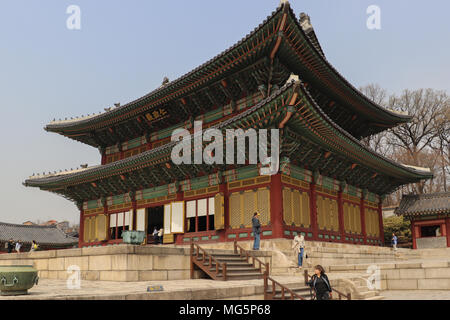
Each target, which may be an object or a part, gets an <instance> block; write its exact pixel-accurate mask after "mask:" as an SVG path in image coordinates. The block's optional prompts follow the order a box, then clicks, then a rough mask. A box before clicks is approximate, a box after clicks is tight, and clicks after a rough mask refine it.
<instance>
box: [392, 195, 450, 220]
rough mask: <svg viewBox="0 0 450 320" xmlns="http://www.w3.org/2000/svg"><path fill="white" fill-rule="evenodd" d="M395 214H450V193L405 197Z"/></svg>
mask: <svg viewBox="0 0 450 320" xmlns="http://www.w3.org/2000/svg"><path fill="white" fill-rule="evenodd" d="M395 214H397V215H405V216H421V215H434V214H450V192H443V193H432V194H421V195H416V194H411V195H405V196H403V199H402V201H401V203H400V205H399V207H398V208H397V210H395Z"/></svg>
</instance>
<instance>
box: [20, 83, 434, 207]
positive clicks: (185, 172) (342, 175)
mask: <svg viewBox="0 0 450 320" xmlns="http://www.w3.org/2000/svg"><path fill="white" fill-rule="evenodd" d="M294 96H295V97H296V99H293V97H294ZM292 101H295V102H294V103H292ZM290 104H292V105H290ZM288 112H293V114H292V117H291V118H290V120H289V121H288V122H287V125H286V127H285V128H284V129H283V130H282V135H281V157H283V158H289V159H290V161H291V162H292V163H294V164H296V165H298V166H301V167H305V168H307V169H309V170H311V171H318V172H320V174H322V175H324V176H329V177H332V178H336V179H338V180H340V181H345V182H346V183H348V184H350V185H353V186H356V187H359V188H361V189H367V190H369V191H371V192H373V193H376V194H379V195H383V194H387V193H389V192H392V191H393V190H395V189H396V188H398V187H399V186H401V185H404V184H408V183H413V182H417V181H420V180H421V179H429V178H431V177H432V173H431V172H430V171H429V170H426V169H423V170H422V169H418V168H412V167H407V166H404V165H401V164H397V163H395V162H394V161H392V160H389V159H387V158H385V157H383V156H382V155H379V154H377V153H375V152H374V151H372V150H370V149H368V148H367V147H365V146H364V145H362V144H361V143H360V141H358V140H357V139H355V138H354V137H353V136H352V135H350V134H349V133H347V132H346V131H345V130H344V129H342V128H340V127H339V126H338V125H337V124H335V123H334V122H333V121H332V120H331V119H330V118H329V117H328V116H327V115H326V114H325V113H324V112H323V110H322V109H321V107H320V106H319V105H318V104H317V103H316V101H315V100H314V98H313V97H312V96H311V94H310V93H309V91H308V86H307V85H305V84H304V83H302V82H300V81H297V82H296V81H291V82H289V83H287V84H286V85H284V86H283V87H282V88H280V89H278V90H276V91H275V92H273V93H272V94H271V95H270V96H269V97H267V98H265V99H263V100H262V101H260V102H259V103H257V104H256V105H254V106H253V107H250V108H247V109H244V110H243V111H242V112H240V113H239V114H236V115H235V116H233V117H231V118H228V119H226V120H223V121H218V122H217V123H216V124H215V125H214V127H215V128H218V129H222V130H225V129H238V128H241V129H244V130H245V129H248V128H255V129H259V128H275V127H278V126H279V124H280V122H281V121H282V120H283V119H284V118H285V117H286V115H287V113H288ZM181 126H182V125H181V124H180V127H181ZM174 145H175V143H174V142H169V143H168V144H166V145H163V146H160V147H158V148H155V149H152V150H149V151H146V152H143V153H141V154H139V155H136V156H134V157H130V158H127V159H124V160H120V161H117V162H114V163H110V164H107V165H103V166H96V167H91V168H86V169H82V170H78V171H76V172H72V173H64V174H52V175H48V176H37V177H30V179H28V180H26V181H25V182H24V185H26V186H29V187H39V188H41V189H42V190H47V191H51V192H55V193H57V194H60V195H63V196H64V197H66V198H68V199H70V200H73V201H76V202H81V201H85V200H91V199H99V198H102V197H107V196H110V195H116V194H121V193H126V192H129V191H136V190H141V189H145V188H149V187H155V186H160V185H166V184H169V183H173V182H175V181H182V180H186V179H189V178H193V177H197V176H202V175H206V174H211V173H215V172H217V171H225V170H227V169H229V167H228V166H226V165H184V164H182V165H175V164H173V163H172V162H171V157H170V156H171V150H172V148H173V146H174ZM235 167H239V166H235Z"/></svg>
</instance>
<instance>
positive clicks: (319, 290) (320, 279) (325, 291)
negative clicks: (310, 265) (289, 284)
mask: <svg viewBox="0 0 450 320" xmlns="http://www.w3.org/2000/svg"><path fill="white" fill-rule="evenodd" d="M307 284H308V285H309V286H310V287H311V288H313V289H314V292H315V293H316V300H331V299H332V292H333V290H332V289H331V285H330V280H328V276H327V275H326V274H325V269H324V268H323V267H322V266H321V265H317V266H315V267H314V275H313V276H312V278H311V280H310V281H308V283H307Z"/></svg>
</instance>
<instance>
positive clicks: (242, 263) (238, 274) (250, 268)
mask: <svg viewBox="0 0 450 320" xmlns="http://www.w3.org/2000/svg"><path fill="white" fill-rule="evenodd" d="M212 256H213V257H214V258H215V260H216V261H217V262H215V261H214V260H212V262H211V265H209V262H206V263H205V264H204V266H205V267H208V268H209V269H210V271H213V270H215V269H216V264H217V263H219V264H220V263H226V265H227V267H226V272H227V280H250V279H262V278H263V274H262V273H261V272H260V270H259V269H257V268H256V267H255V266H254V265H253V264H251V263H249V262H248V261H247V260H246V258H245V257H241V256H240V255H239V254H235V253H226V254H225V253H219V254H215V253H212ZM216 280H223V275H222V276H221V277H219V279H216Z"/></svg>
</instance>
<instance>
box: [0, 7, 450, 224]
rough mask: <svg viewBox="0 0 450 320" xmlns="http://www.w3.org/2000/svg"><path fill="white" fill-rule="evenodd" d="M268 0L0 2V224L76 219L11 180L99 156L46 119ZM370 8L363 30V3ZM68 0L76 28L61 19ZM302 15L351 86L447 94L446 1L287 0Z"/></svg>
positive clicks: (147, 87) (166, 65) (73, 109)
mask: <svg viewBox="0 0 450 320" xmlns="http://www.w3.org/2000/svg"><path fill="white" fill-rule="evenodd" d="M278 3H279V1H278V0H227V1H215V0H190V1H186V0H171V1H154V0H151V1H144V0H128V1H119V0H96V1H89V0H72V1H65V0H47V1H25V0H0V98H1V100H0V108H1V114H2V119H3V124H2V125H1V126H0V133H1V136H2V139H1V142H0V143H1V145H0V146H1V150H2V157H1V160H0V161H1V168H2V179H1V183H0V195H1V196H0V200H1V204H2V206H1V211H0V221H2V222H12V223H22V222H24V221H26V220H37V219H40V220H48V219H56V220H69V221H70V222H78V221H79V213H78V210H77V208H76V207H75V205H74V204H72V203H71V202H69V201H67V200H65V199H64V198H62V197H59V196H56V195H53V194H50V193H47V192H44V191H40V190H38V189H33V188H25V187H24V186H22V182H23V181H24V180H25V179H26V178H27V177H28V176H30V175H32V174H33V173H34V172H40V173H42V172H44V171H45V172H48V171H55V170H59V169H66V168H69V169H70V168H75V167H78V166H79V165H80V164H83V163H89V165H94V164H98V162H99V161H100V154H99V152H98V151H97V150H96V149H94V148H92V147H89V146H86V145H83V144H81V143H78V142H74V141H72V140H69V139H67V138H65V137H62V136H59V135H57V134H52V133H47V132H45V131H44V130H43V127H44V126H45V124H47V123H48V122H50V121H51V120H53V119H54V118H57V119H58V118H65V117H72V116H80V115H86V114H88V113H93V112H98V111H102V110H103V109H104V108H106V107H109V106H112V105H113V104H114V103H116V102H120V103H122V104H125V103H127V102H129V101H131V100H134V99H135V98H138V97H141V96H143V95H145V94H146V93H148V92H150V91H152V90H153V89H154V88H155V87H157V86H159V85H160V84H161V81H162V79H163V77H164V76H167V77H169V79H171V80H174V79H176V78H177V77H179V76H181V75H183V74H184V73H186V72H188V71H190V70H191V69H193V68H195V67H197V66H198V65H200V64H202V63H204V62H205V61H207V60H209V59H210V58H212V57H214V56H215V55H217V54H218V53H220V52H222V51H223V50H225V49H227V48H228V47H230V46H231V45H233V44H234V43H236V42H237V41H239V40H240V39H241V38H242V37H244V36H245V35H246V34H247V33H249V32H250V31H251V30H253V29H254V28H255V27H256V26H257V25H258V24H260V23H261V22H262V21H263V20H264V19H265V17H266V16H268V15H269V14H270V13H271V12H272V11H273V10H274V9H275V8H276V7H277V6H278ZM372 4H375V5H378V6H379V7H380V9H381V28H382V29H381V30H372V31H371V30H368V29H367V27H366V20H367V18H368V15H367V14H366V9H367V7H368V6H369V5H372ZM69 5H78V6H79V7H80V9H81V30H69V29H67V27H66V20H67V18H68V16H69V15H68V14H66V9H67V7H68V6H69ZM291 5H292V7H293V9H294V10H295V12H296V13H297V14H300V12H306V13H308V14H309V15H310V16H311V21H312V24H313V26H314V28H315V30H316V33H317V36H318V38H319V41H320V42H321V45H322V47H323V49H324V51H325V54H326V56H327V58H328V60H329V61H330V62H331V63H332V64H333V65H334V66H335V67H336V69H337V70H338V71H339V72H340V73H341V74H342V75H343V76H344V77H346V78H347V79H348V80H349V81H350V82H351V83H352V84H353V85H355V86H357V87H359V86H363V85H367V84H369V83H377V84H379V85H380V86H382V87H383V88H386V89H387V90H388V91H389V92H391V93H394V92H395V93H399V92H401V91H402V90H403V89H406V88H408V89H417V88H422V87H424V88H433V89H441V90H446V91H447V92H450V72H449V71H450V59H449V57H450V42H449V41H448V39H449V38H450V19H448V16H449V15H450V2H449V1H446V0H430V1H419V0H395V1H392V0H390V1H388V0H372V1H366V0H340V1H336V0H293V1H291Z"/></svg>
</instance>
